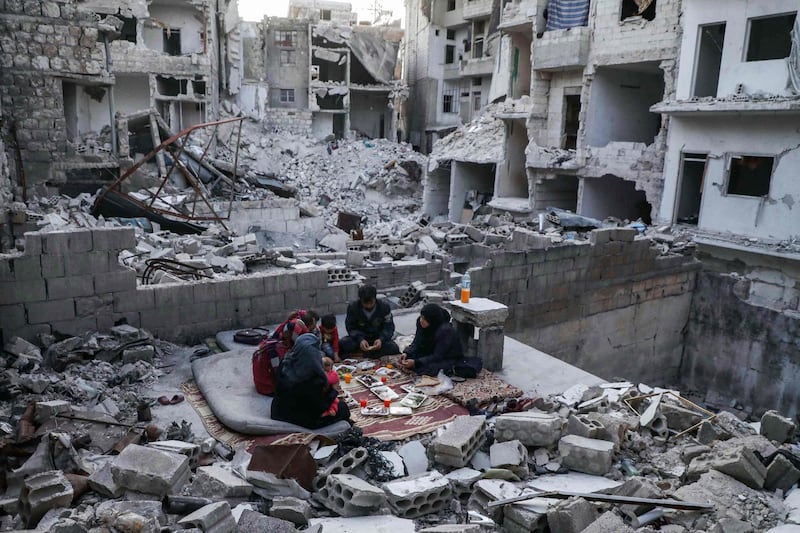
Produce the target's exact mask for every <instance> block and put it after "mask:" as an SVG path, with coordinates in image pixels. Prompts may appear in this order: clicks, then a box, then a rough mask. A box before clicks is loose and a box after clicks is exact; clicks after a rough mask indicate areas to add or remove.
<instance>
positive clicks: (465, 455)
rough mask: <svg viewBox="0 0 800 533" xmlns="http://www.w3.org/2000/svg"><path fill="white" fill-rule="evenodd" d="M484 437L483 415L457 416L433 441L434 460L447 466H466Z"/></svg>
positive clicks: (484, 419)
mask: <svg viewBox="0 0 800 533" xmlns="http://www.w3.org/2000/svg"><path fill="white" fill-rule="evenodd" d="M485 439H486V417H485V416H482V415H481V416H458V417H456V419H455V420H453V422H451V423H450V425H449V426H448V427H447V429H446V430H445V431H444V432H443V433H442V434H441V435H439V436H438V437H437V438H436V440H434V441H433V449H434V452H435V460H436V461H437V462H439V463H441V464H445V465H449V466H455V467H462V466H467V463H469V460H470V459H471V458H472V456H473V455H474V454H475V452H476V451H477V450H478V448H480V446H481V444H483V442H484V440H485Z"/></svg>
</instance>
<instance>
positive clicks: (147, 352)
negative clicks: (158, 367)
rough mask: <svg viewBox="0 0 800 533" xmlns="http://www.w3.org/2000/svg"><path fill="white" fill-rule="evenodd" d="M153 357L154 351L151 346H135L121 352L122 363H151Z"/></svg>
mask: <svg viewBox="0 0 800 533" xmlns="http://www.w3.org/2000/svg"><path fill="white" fill-rule="evenodd" d="M155 355H156V349H155V348H153V346H152V345H151V344H146V345H144V346H136V347H134V348H128V349H127V350H123V351H122V362H123V363H135V362H136V361H147V362H148V363H152V362H153V358H154V357H155Z"/></svg>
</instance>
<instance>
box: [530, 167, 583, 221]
mask: <svg viewBox="0 0 800 533" xmlns="http://www.w3.org/2000/svg"><path fill="white" fill-rule="evenodd" d="M550 207H557V208H559V209H566V210H567V211H572V212H573V213H576V212H577V211H578V178H577V177H576V176H570V175H567V174H558V175H556V177H555V178H553V179H542V180H538V181H537V182H536V183H535V184H534V185H533V209H534V212H541V211H544V210H545V209H548V208H550Z"/></svg>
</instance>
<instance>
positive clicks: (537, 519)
mask: <svg viewBox="0 0 800 533" xmlns="http://www.w3.org/2000/svg"><path fill="white" fill-rule="evenodd" d="M503 530H504V531H506V532H508V533H545V532H546V531H549V529H548V526H547V515H546V514H544V513H537V512H535V511H531V510H529V509H526V508H525V507H522V506H519V505H507V506H506V507H505V509H504V510H503Z"/></svg>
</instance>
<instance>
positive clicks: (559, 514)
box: [547, 498, 597, 533]
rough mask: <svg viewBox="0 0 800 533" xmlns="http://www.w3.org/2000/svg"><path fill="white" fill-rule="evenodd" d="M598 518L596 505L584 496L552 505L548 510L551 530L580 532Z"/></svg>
mask: <svg viewBox="0 0 800 533" xmlns="http://www.w3.org/2000/svg"><path fill="white" fill-rule="evenodd" d="M596 519H597V510H596V509H595V507H594V506H593V505H592V504H591V503H589V502H587V501H586V500H584V499H582V498H575V499H572V500H567V501H566V502H563V503H560V504H558V505H557V506H555V507H551V508H550V509H549V510H548V511H547V524H548V525H549V526H550V531H558V532H559V533H579V532H581V531H583V530H584V529H586V528H587V527H589V525H590V524H591V523H592V522H594V521H595V520H596Z"/></svg>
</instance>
